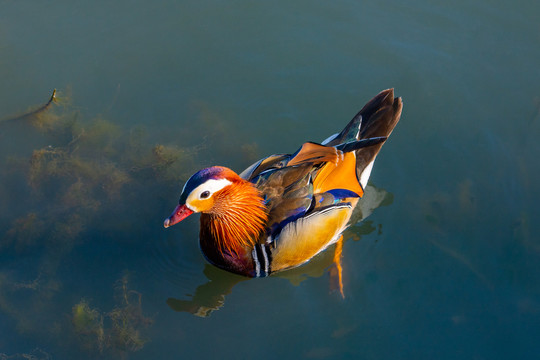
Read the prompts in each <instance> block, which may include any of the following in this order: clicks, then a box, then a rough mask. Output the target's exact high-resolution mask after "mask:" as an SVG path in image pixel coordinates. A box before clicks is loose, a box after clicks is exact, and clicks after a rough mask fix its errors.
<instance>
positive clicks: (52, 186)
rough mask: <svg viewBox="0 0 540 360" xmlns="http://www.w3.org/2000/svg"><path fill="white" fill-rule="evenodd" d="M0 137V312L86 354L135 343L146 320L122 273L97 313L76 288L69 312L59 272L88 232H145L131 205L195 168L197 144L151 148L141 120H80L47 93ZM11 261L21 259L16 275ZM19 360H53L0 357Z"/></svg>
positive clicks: (150, 198) (2, 127)
mask: <svg viewBox="0 0 540 360" xmlns="http://www.w3.org/2000/svg"><path fill="white" fill-rule="evenodd" d="M21 134H23V135H21ZM17 137H18V138H17ZM0 138H1V139H2V140H3V145H1V144H0V146H2V151H1V153H2V154H3V155H2V156H1V158H0V164H1V166H2V168H3V169H5V170H6V171H3V172H2V174H1V175H0V195H1V196H2V199H3V201H2V204H1V205H0V214H1V220H0V256H1V257H2V259H3V266H2V268H1V269H0V313H1V314H3V316H4V317H6V318H7V319H9V321H11V322H13V324H14V326H15V329H16V331H17V332H19V333H21V334H27V335H28V336H33V335H38V334H39V335H41V336H45V337H46V338H48V339H50V340H51V342H54V341H55V339H56V341H58V342H60V341H65V340H66V339H71V340H70V341H71V343H72V345H73V347H74V348H77V347H78V348H80V349H82V350H84V351H86V352H87V353H88V354H90V355H91V356H98V355H99V356H101V355H103V356H112V357H114V358H118V357H119V356H120V357H125V354H127V353H129V352H134V351H138V350H140V349H142V348H143V347H144V345H145V343H146V342H147V340H148V339H147V338H146V337H144V336H143V335H142V333H143V331H144V329H146V328H148V327H150V326H151V325H152V319H151V318H150V317H147V316H145V315H143V309H142V301H141V299H142V294H140V293H138V292H136V291H134V290H132V289H130V288H129V287H128V280H127V276H123V277H122V278H121V279H120V280H118V282H117V283H116V285H115V286H114V288H115V292H116V294H115V306H114V307H113V308H112V309H111V310H110V311H105V312H104V311H101V310H99V309H98V308H99V306H96V305H95V301H91V300H88V297H87V296H86V295H84V294H81V295H80V296H81V300H80V301H78V302H77V303H75V305H72V308H71V309H70V308H69V307H68V306H69V305H66V304H68V303H69V301H66V300H68V299H63V298H62V297H63V296H65V294H64V293H63V292H62V289H63V286H64V284H63V278H62V276H61V275H60V274H58V271H59V268H60V267H61V264H62V263H63V262H65V261H66V260H67V259H69V256H70V254H71V253H72V251H73V250H74V249H76V248H77V247H79V246H83V245H84V244H85V243H86V242H88V241H90V238H91V237H92V236H95V235H92V236H88V234H90V233H92V234H96V233H97V234H109V236H110V234H113V235H112V236H114V237H115V239H116V240H117V241H128V240H127V239H126V238H127V237H129V235H128V234H129V233H130V232H132V231H145V222H140V221H135V220H134V215H133V213H134V212H135V213H137V212H139V211H143V210H144V209H143V210H140V209H136V207H135V206H134V204H138V203H141V201H142V202H144V203H145V204H150V206H149V207H150V208H154V209H155V207H157V206H158V205H157V204H158V202H159V201H162V200H163V199H162V197H160V196H156V194H159V193H166V192H167V191H171V192H172V189H175V190H176V189H177V187H178V186H179V184H180V183H181V182H182V180H185V179H186V178H187V177H188V176H189V175H191V173H193V172H194V170H195V168H194V164H195V162H194V156H195V154H196V152H197V151H198V150H197V149H196V148H179V147H176V146H174V145H166V144H151V143H150V141H149V140H148V138H147V135H146V133H145V128H144V127H142V126H133V127H132V128H130V129H124V128H122V127H121V126H118V125H117V124H115V123H114V122H112V121H110V120H108V119H105V118H104V117H102V116H98V117H96V118H93V119H90V120H85V119H83V116H82V115H81V114H80V112H79V111H77V110H76V109H75V107H74V106H73V105H72V104H71V101H70V99H69V97H68V96H67V95H66V96H63V95H62V93H60V92H57V91H56V90H55V91H54V92H53V94H52V96H51V97H50V99H49V101H48V102H47V103H46V104H45V105H42V106H39V107H36V108H34V109H30V110H29V111H27V112H26V113H24V114H22V115H18V116H11V117H9V118H4V119H3V120H0ZM158 189H159V191H158ZM134 208H135V209H134ZM147 211H151V210H147ZM138 215H140V214H138ZM142 216H144V214H143V215H142ZM127 229H130V230H129V231H126V230H127ZM122 234H125V235H122ZM123 236H125V237H126V238H123ZM18 259H25V260H24V261H25V262H27V266H25V269H24V272H23V270H22V269H21V268H20V267H19V266H17V261H19V260H18ZM32 273H34V274H35V277H34V278H33V279H30V280H29V279H27V277H28V274H32ZM86 280H87V279H81V280H80V281H82V282H84V281H86ZM105 286H106V284H105ZM68 296H71V294H68ZM61 304H62V305H61ZM72 304H73V303H72ZM60 306H63V310H61V312H62V313H63V314H64V316H60V315H59V310H58V308H59V307H60ZM68 318H69V319H70V321H68V320H67V319H68ZM70 334H71V335H70ZM77 344H78V345H77ZM92 354H94V355H92ZM18 358H32V359H34V358H35V359H48V358H52V357H51V356H50V355H49V354H48V353H47V349H44V350H41V349H36V350H34V351H33V352H31V353H21V354H15V355H6V354H1V353H0V359H18Z"/></svg>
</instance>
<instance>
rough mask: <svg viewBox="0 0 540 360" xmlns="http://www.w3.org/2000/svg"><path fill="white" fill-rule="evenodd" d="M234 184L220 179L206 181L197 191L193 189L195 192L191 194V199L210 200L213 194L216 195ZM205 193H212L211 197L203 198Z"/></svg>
mask: <svg viewBox="0 0 540 360" xmlns="http://www.w3.org/2000/svg"><path fill="white" fill-rule="evenodd" d="M231 184H232V182H230V181H229V180H227V179H219V180H215V179H210V180H206V181H205V182H204V183H202V184H201V185H199V186H197V187H196V188H195V189H193V191H191V194H189V197H190V198H191V197H196V198H198V199H201V198H202V199H208V198H209V197H210V196H212V194H214V193H215V192H217V191H219V190H221V189H223V188H224V187H226V186H229V185H231ZM205 191H208V192H210V195H209V196H206V197H201V194H202V193H203V192H205Z"/></svg>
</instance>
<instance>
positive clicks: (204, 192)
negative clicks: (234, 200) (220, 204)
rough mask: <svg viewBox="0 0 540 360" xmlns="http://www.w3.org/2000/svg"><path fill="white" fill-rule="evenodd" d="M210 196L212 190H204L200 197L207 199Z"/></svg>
mask: <svg viewBox="0 0 540 360" xmlns="http://www.w3.org/2000/svg"><path fill="white" fill-rule="evenodd" d="M209 196H210V191H208V190H206V191H203V192H202V193H201V195H200V196H199V197H200V198H201V199H206V198H207V197H209Z"/></svg>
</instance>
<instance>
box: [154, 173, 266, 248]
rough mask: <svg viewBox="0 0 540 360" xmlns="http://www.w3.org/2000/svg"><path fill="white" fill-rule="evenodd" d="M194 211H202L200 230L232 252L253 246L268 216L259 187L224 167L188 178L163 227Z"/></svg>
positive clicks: (217, 244) (177, 221)
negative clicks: (176, 204) (206, 232)
mask: <svg viewBox="0 0 540 360" xmlns="http://www.w3.org/2000/svg"><path fill="white" fill-rule="evenodd" d="M193 213H202V216H201V230H208V233H209V234H210V235H209V237H210V238H211V239H212V241H213V242H215V245H216V246H217V247H218V248H219V249H221V250H228V251H229V252H238V251H239V249H240V248H241V247H249V246H250V245H253V244H254V243H255V242H256V241H257V239H258V237H259V236H260V235H261V233H263V232H264V229H265V225H266V222H267V219H268V215H267V210H266V206H265V204H264V200H263V198H262V196H261V194H260V192H259V190H257V188H256V187H255V186H254V185H253V184H252V183H250V182H249V181H246V180H244V179H242V178H241V177H240V176H238V175H237V174H236V173H235V172H234V171H232V170H230V169H228V168H225V167H221V166H213V167H210V168H206V169H203V170H200V171H198V172H197V173H195V174H194V175H193V176H191V177H190V178H189V180H188V181H187V182H186V184H185V185H184V188H183V189H182V195H180V201H179V204H178V206H177V207H176V208H175V209H174V211H173V213H172V214H171V216H169V217H168V218H167V219H165V222H164V223H163V226H164V227H166V228H167V227H169V226H172V225H174V224H177V223H179V222H180V221H182V220H184V219H185V218H187V217H188V216H189V215H191V214H193Z"/></svg>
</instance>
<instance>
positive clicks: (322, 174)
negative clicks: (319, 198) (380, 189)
mask: <svg viewBox="0 0 540 360" xmlns="http://www.w3.org/2000/svg"><path fill="white" fill-rule="evenodd" d="M339 152H340V153H341V151H339ZM341 154H342V158H340V160H338V161H337V162H336V163H332V162H329V163H326V164H325V165H323V167H322V169H321V170H320V171H319V173H318V174H317V177H315V179H314V181H313V192H314V193H316V194H320V193H324V192H326V191H329V190H333V189H345V190H350V191H352V192H354V193H356V194H358V196H360V197H362V195H364V190H363V189H362V186H361V185H360V183H359V182H358V178H357V177H356V155H355V153H354V152H353V151H351V152H348V153H345V154H343V153H341Z"/></svg>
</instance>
